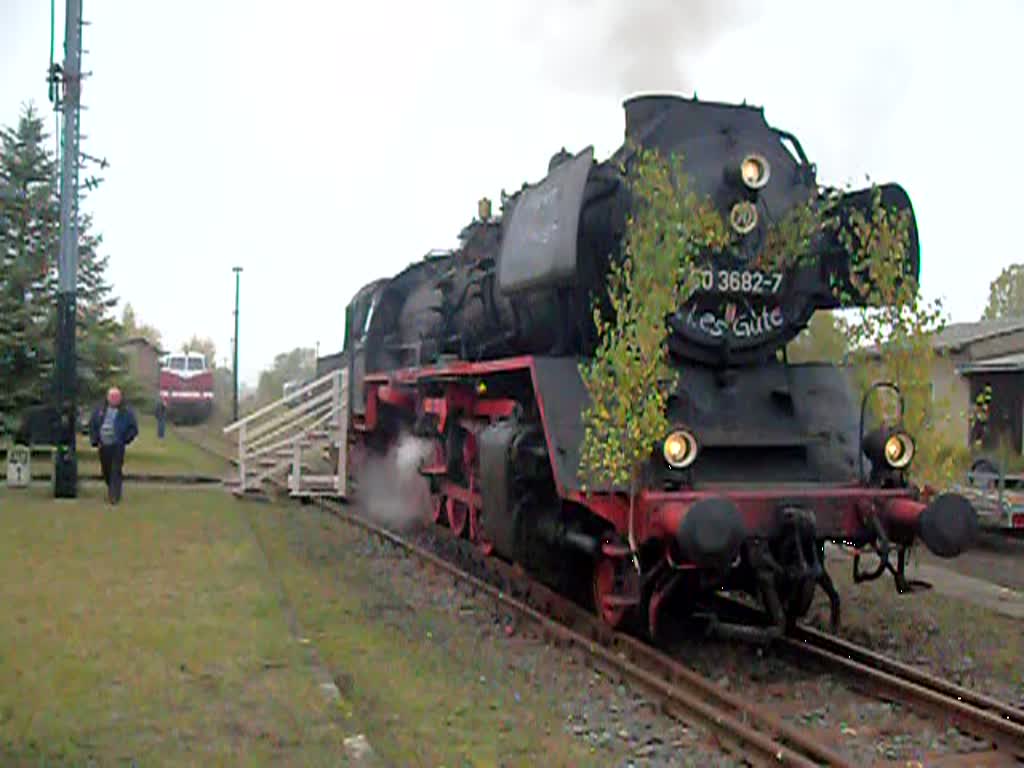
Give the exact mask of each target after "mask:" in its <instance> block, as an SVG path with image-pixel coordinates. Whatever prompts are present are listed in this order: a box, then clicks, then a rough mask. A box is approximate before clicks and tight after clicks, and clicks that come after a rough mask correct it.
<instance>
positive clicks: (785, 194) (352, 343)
mask: <svg viewBox="0 0 1024 768" xmlns="http://www.w3.org/2000/svg"><path fill="white" fill-rule="evenodd" d="M625 122H626V127H625V133H626V141H625V142H624V144H623V146H622V147H621V148H620V149H619V150H618V151H616V152H615V153H614V155H613V156H612V157H610V158H608V159H607V160H604V161H598V160H595V158H594V152H593V149H592V148H586V149H584V150H582V151H581V152H579V153H576V154H572V153H569V152H567V151H565V150H562V151H560V152H558V153H556V154H555V155H554V156H553V157H552V158H551V161H550V165H549V170H548V174H547V176H546V177H545V178H543V179H542V180H541V181H539V182H538V183H536V184H532V185H524V186H523V187H522V189H520V190H519V191H518V192H516V193H514V194H512V195H510V196H507V197H506V196H505V195H504V193H503V195H502V198H503V199H502V210H501V215H493V213H492V211H491V210H490V204H489V203H488V202H487V201H486V200H484V201H481V204H480V209H479V211H478V216H477V217H476V218H475V219H474V220H473V221H472V222H471V223H470V224H469V225H468V226H467V227H466V228H465V229H464V230H463V231H462V233H461V236H460V246H459V247H458V248H456V249H454V250H451V251H444V252H431V253H430V254H428V255H427V256H426V257H425V258H423V259H422V260H420V261H417V262H416V263H414V264H412V265H411V266H409V267H408V268H407V269H405V270H404V271H403V272H401V273H399V274H398V275H395V276H394V277H391V278H386V279H382V280H378V281H376V282H374V283H372V284H370V285H367V286H365V287H364V288H363V289H361V290H360V291H359V292H358V293H357V294H356V295H355V297H354V298H353V300H352V301H351V303H350V305H349V306H348V307H347V309H346V327H345V352H344V355H343V359H344V361H345V365H347V366H348V377H349V379H348V380H349V387H348V393H349V394H348V396H349V404H348V405H349V412H350V415H351V419H350V425H351V426H350V432H351V435H350V437H351V442H352V443H353V455H354V456H359V455H360V454H362V455H364V456H366V455H370V454H381V453H383V452H386V451H387V450H388V449H389V447H391V446H393V445H394V444H395V442H396V441H398V440H399V439H400V438H401V436H402V435H404V434H414V435H416V436H418V437H419V438H421V439H426V440H429V441H431V443H432V446H433V457H432V459H430V460H428V461H427V462H426V463H425V464H424V465H423V466H422V467H421V468H420V473H421V474H422V475H423V477H424V478H425V481H426V482H427V483H428V484H429V492H430V494H431V514H432V517H433V520H434V521H435V522H437V523H438V524H443V525H446V526H448V527H450V528H451V530H452V532H453V533H454V534H455V535H457V536H465V537H468V538H469V539H471V540H472V541H474V542H476V543H477V544H478V545H479V546H480V547H482V548H483V549H484V550H485V551H487V552H488V553H491V554H493V555H495V556H498V557H501V558H504V559H507V560H510V561H515V562H518V563H520V564H522V565H523V566H524V567H525V568H526V569H528V570H530V571H532V572H534V573H536V574H537V575H538V576H540V577H541V578H543V579H545V580H547V581H549V582H550V583H554V584H556V585H557V586H560V587H565V588H571V587H572V586H573V584H574V582H575V581H578V580H579V579H580V577H583V579H584V581H585V583H586V585H587V593H588V596H589V597H591V598H592V600H593V604H594V607H595V609H596V610H597V612H598V613H599V614H600V615H601V616H602V617H603V618H604V619H605V620H606V621H607V622H608V623H609V624H612V625H616V626H617V625H620V624H622V623H623V622H624V621H626V620H627V619H629V618H630V617H640V618H641V619H643V620H644V622H645V623H646V624H648V625H649V627H650V628H651V629H652V631H653V629H654V627H655V626H656V624H657V618H658V614H659V611H661V610H662V609H663V608H664V606H665V605H668V604H671V605H673V606H674V608H673V610H680V611H685V610H689V609H692V608H693V607H694V606H696V605H698V604H700V603H701V602H703V601H704V599H705V598H706V597H708V596H709V595H710V594H712V593H714V592H715V591H716V590H718V589H720V588H730V589H742V590H746V591H747V592H749V593H750V594H751V595H754V596H755V597H756V598H757V599H759V600H760V601H761V603H762V604H763V606H764V608H765V609H766V611H767V612H768V613H769V615H770V616H771V618H772V622H773V626H774V627H775V628H776V629H777V631H782V630H783V629H784V628H785V626H786V625H787V623H788V622H792V621H793V620H795V619H796V618H799V617H800V616H802V615H803V614H804V613H806V611H807V610H808V608H809V606H810V603H811V599H812V597H813V594H814V591H815V589H816V588H817V587H819V586H821V587H822V588H823V589H825V591H826V592H827V593H828V594H829V596H830V599H832V605H833V608H834V615H837V614H838V596H837V595H836V594H835V590H834V589H833V587H832V584H831V581H830V580H829V577H828V573H827V571H826V570H825V567H824V557H825V550H824V543H825V542H826V541H829V540H832V541H844V542H849V543H853V544H855V545H858V546H862V547H870V548H873V549H875V550H877V551H878V552H879V553H881V555H882V562H883V566H882V567H880V568H879V569H878V570H877V571H876V572H874V573H873V574H869V576H878V575H880V574H881V573H882V572H883V571H884V570H885V569H886V568H887V569H888V570H889V571H891V572H892V573H893V574H894V575H895V576H896V581H897V585H898V586H899V587H900V588H901V589H905V588H906V579H905V576H904V571H903V565H904V557H905V553H906V551H907V548H908V547H910V546H911V545H912V544H914V543H915V541H916V540H917V539H920V540H922V541H923V542H924V544H925V545H926V546H927V547H928V548H929V549H930V550H931V551H932V552H934V553H936V554H938V555H940V556H943V557H953V556H956V555H958V554H959V553H960V552H962V551H963V550H964V549H965V548H966V547H968V546H969V545H970V544H971V542H972V539H973V537H974V535H975V532H976V529H977V518H976V514H975V512H974V510H973V508H972V507H971V506H970V504H969V503H968V502H967V501H966V500H965V499H964V498H963V497H961V496H959V495H955V494H949V493H947V494H941V495H938V496H936V497H934V498H928V499H926V498H924V496H923V494H922V490H921V489H919V488H917V487H914V486H912V485H911V484H909V482H908V480H907V469H908V466H909V463H910V462H911V461H912V459H913V440H912V438H911V436H909V435H907V434H905V433H904V432H903V431H902V430H901V428H900V427H899V425H898V424H896V425H888V426H886V425H883V426H881V427H879V428H878V429H877V430H874V431H872V432H871V433H870V434H867V435H864V434H862V431H863V425H862V423H861V422H862V418H861V412H862V408H861V403H860V402H859V400H858V398H857V397H856V395H855V393H854V392H853V390H852V388H851V385H850V383H849V381H848V377H847V375H846V373H845V372H844V371H843V370H842V369H841V368H839V367H836V366H832V365H827V364H792V363H789V362H788V361H787V360H786V359H785V356H784V355H783V354H782V353H781V352H780V350H782V349H783V348H784V346H785V345H786V343H787V342H789V341H790V340H792V339H793V338H794V337H795V336H796V334H797V333H799V332H800V330H801V329H803V328H805V327H806V325H807V323H808V322H809V320H810V318H811V316H812V314H813V313H814V312H816V311H827V310H830V309H835V308H837V307H838V306H839V304H838V300H837V298H836V296H837V295H841V292H839V293H837V291H835V290H834V287H835V286H836V285H837V284H839V285H843V284H847V285H848V284H850V283H851V278H852V276H851V275H850V261H851V259H850V254H849V253H847V252H846V251H845V250H844V248H843V247H842V245H841V243H840V242H839V239H838V238H837V237H835V236H834V235H829V234H825V235H822V236H821V237H819V238H818V240H816V241H815V242H814V244H813V248H812V251H813V252H812V253H809V254H804V255H803V256H804V258H801V259H799V260H797V261H794V262H792V263H794V266H791V267H788V268H786V269H785V270H783V271H772V270H765V269H758V268H756V267H755V263H756V257H757V255H758V254H759V253H760V252H761V251H762V249H763V248H764V245H765V242H766V237H767V233H768V229H769V227H770V226H771V225H772V224H773V223H774V222H778V221H780V220H781V219H782V217H783V216H785V214H786V213H787V212H788V211H790V210H791V209H793V208H794V207H795V206H798V205H801V204H803V203H805V202H806V201H808V200H810V199H813V198H814V197H815V196H819V195H823V194H825V193H826V191H825V190H822V189H820V188H819V185H818V183H817V180H816V171H815V166H814V165H813V164H812V163H811V162H810V161H809V160H808V158H807V157H806V155H805V154H804V151H803V149H802V147H801V145H800V142H799V141H798V140H797V138H796V137H795V136H793V135H792V134H789V133H786V132H784V131H781V130H778V129H776V128H773V127H771V126H770V125H768V123H767V122H766V121H765V118H764V114H763V111H762V110H761V109H758V108H754V107H750V106H746V105H731V104H721V103H711V102H700V101H697V100H696V99H692V100H691V99H685V98H681V97H678V96H672V95H655V96H640V97H636V98H632V99H629V100H627V101H626V102H625ZM635 147H653V148H656V149H657V150H659V152H660V153H661V154H662V155H663V156H667V155H669V154H670V153H681V154H682V155H683V156H684V157H685V162H686V170H687V172H688V174H689V176H690V180H691V183H692V184H693V185H694V187H695V191H697V192H698V193H699V194H703V195H707V196H709V197H710V199H711V201H712V202H713V204H714V205H715V207H716V208H717V209H718V210H719V211H720V212H721V214H722V216H723V218H724V220H725V221H727V222H729V224H730V226H732V227H733V228H734V229H735V231H736V233H737V236H738V239H739V241H740V247H739V248H738V249H737V250H736V252H735V253H730V254H729V255H728V256H721V257H716V258H717V260H716V261H713V262H710V263H708V264H706V266H704V267H702V272H701V274H700V287H699V289H698V291H697V292H696V294H694V295H693V297H692V298H691V299H689V300H688V301H687V303H686V304H684V305H683V306H680V307H679V308H678V310H677V311H676V312H675V313H674V314H672V315H671V317H669V318H668V325H669V349H670V353H671V355H670V357H671V362H672V365H673V366H674V367H675V368H676V369H677V370H678V372H679V374H680V375H679V376H678V377H677V380H678V385H677V389H676V391H675V392H673V393H672V395H671V397H670V398H669V404H668V410H669V412H668V415H669V419H670V422H671V423H672V424H673V429H672V431H671V432H670V434H667V435H651V436H650V439H651V446H652V451H651V458H650V465H649V471H648V473H647V475H646V477H647V480H646V483H645V487H644V488H643V490H642V492H641V493H640V494H639V497H638V498H637V500H636V504H635V507H634V512H633V514H632V515H631V514H630V504H629V502H628V499H627V496H626V494H625V493H624V489H622V488H617V487H611V486H607V487H588V488H587V491H586V492H584V490H583V488H582V487H581V476H580V471H579V464H580V461H579V456H580V448H581V443H582V439H583V423H582V413H583V411H584V409H585V407H586V406H587V404H588V402H589V399H588V394H587V391H586V389H585V388H584V386H583V383H582V381H581V378H580V374H579V363H580V362H581V360H583V359H586V358H587V356H588V355H591V354H593V350H594V349H595V346H596V343H597V339H596V337H595V332H594V328H593V323H592V314H591V313H592V306H593V301H594V299H595V298H597V299H598V300H600V299H601V298H602V297H604V296H606V280H607V274H608V268H609V263H610V261H611V260H613V259H619V258H621V256H622V241H623V235H624V230H625V225H626V220H627V215H628V212H629V210H630V205H631V203H630V195H629V187H628V184H627V182H626V175H624V170H623V169H625V174H628V171H629V169H630V167H631V165H632V163H633V162H635V159H636V155H635V149H634V148H635ZM881 193H882V198H883V202H884V203H885V204H886V205H888V206H895V207H897V208H899V209H903V210H908V211H910V212H911V215H912V208H911V203H910V200H909V198H908V196H907V194H906V193H905V192H904V190H903V189H902V188H901V187H899V186H898V185H895V184H890V185H886V186H883V187H882V188H881ZM870 194H871V190H864V191H862V192H860V193H856V194H852V195H847V196H846V197H845V198H843V202H842V205H843V206H844V208H843V210H844V211H845V212H846V213H848V212H849V211H850V210H851V209H852V208H853V207H857V206H866V205H867V204H868V202H869V198H870ZM918 253H919V248H918V242H917V232H916V225H915V226H912V228H911V237H910V249H909V257H908V260H907V263H906V265H905V269H906V272H907V274H908V275H911V276H913V277H914V278H916V277H917V274H918V270H919V256H918ZM351 472H352V479H353V480H354V482H355V485H356V486H357V487H358V482H359V469H358V462H356V463H355V464H353V467H352V470H351ZM890 555H895V556H896V558H897V560H896V565H892V564H891V563H890ZM669 595H671V596H672V601H671V602H670V603H668V602H666V598H667V597H668V596H669Z"/></svg>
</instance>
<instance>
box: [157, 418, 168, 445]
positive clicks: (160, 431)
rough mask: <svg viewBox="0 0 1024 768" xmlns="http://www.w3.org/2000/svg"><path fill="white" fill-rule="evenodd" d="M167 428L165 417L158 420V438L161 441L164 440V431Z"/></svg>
mask: <svg viewBox="0 0 1024 768" xmlns="http://www.w3.org/2000/svg"><path fill="white" fill-rule="evenodd" d="M165 428H166V422H165V421H164V418H163V416H161V417H160V418H159V419H157V420H156V436H157V437H159V438H160V439H161V440H163V439H164V429H165Z"/></svg>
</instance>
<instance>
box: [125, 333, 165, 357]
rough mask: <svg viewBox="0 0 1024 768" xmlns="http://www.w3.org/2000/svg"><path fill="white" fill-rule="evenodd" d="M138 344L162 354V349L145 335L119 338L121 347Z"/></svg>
mask: <svg viewBox="0 0 1024 768" xmlns="http://www.w3.org/2000/svg"><path fill="white" fill-rule="evenodd" d="M140 344H141V345H143V346H148V347H152V348H153V349H155V350H156V351H157V354H163V350H162V349H160V347H159V346H157V345H156V344H154V343H153V342H152V341H150V340H149V339H147V338H146V337H145V336H129V337H128V338H125V339H121V346H122V347H126V346H137V345H140Z"/></svg>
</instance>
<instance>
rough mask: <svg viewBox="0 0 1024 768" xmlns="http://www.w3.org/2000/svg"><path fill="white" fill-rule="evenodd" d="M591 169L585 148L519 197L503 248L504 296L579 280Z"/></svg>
mask: <svg viewBox="0 0 1024 768" xmlns="http://www.w3.org/2000/svg"><path fill="white" fill-rule="evenodd" d="M593 164H594V148H593V147H587V148H586V149H584V150H583V151H582V152H580V153H579V154H578V155H576V156H575V157H573V158H572V159H571V160H566V161H564V162H562V163H560V164H559V165H557V166H556V167H555V168H554V169H553V170H552V171H551V173H550V174H548V176H547V177H546V178H545V179H544V180H543V181H541V182H540V183H539V184H537V185H536V186H535V187H529V188H527V189H524V190H523V191H522V192H521V193H520V194H519V196H518V198H517V199H516V202H515V205H514V207H513V208H512V212H511V214H509V221H508V224H507V225H506V226H507V229H506V232H505V237H504V240H503V241H502V244H501V259H500V261H499V263H498V287H499V288H500V289H501V292H502V293H504V294H506V295H507V294H513V293H519V292H521V291H530V290H535V289H538V288H555V287H559V286H563V285H569V284H570V283H572V282H573V281H574V280H575V278H576V238H577V234H578V232H579V223H580V210H581V209H582V207H583V190H584V187H585V186H586V183H587V176H588V175H589V174H590V169H591V167H592V166H593Z"/></svg>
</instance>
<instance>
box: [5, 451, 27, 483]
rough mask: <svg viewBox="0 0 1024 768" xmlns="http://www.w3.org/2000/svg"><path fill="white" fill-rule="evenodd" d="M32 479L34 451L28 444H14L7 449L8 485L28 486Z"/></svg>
mask: <svg viewBox="0 0 1024 768" xmlns="http://www.w3.org/2000/svg"><path fill="white" fill-rule="evenodd" d="M31 479H32V453H31V452H30V451H29V449H28V447H27V446H24V445H12V446H11V448H10V450H8V451H7V486H8V487H9V488H27V487H28V484H29V481H30V480H31Z"/></svg>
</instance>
